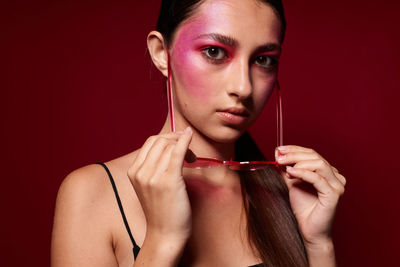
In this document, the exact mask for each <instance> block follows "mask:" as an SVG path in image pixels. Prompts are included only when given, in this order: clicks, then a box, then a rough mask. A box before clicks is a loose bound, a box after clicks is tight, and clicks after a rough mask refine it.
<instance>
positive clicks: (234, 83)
mask: <svg viewBox="0 0 400 267" xmlns="http://www.w3.org/2000/svg"><path fill="white" fill-rule="evenodd" d="M249 68H250V67H249V64H248V62H247V60H245V59H241V60H238V61H237V62H235V63H234V64H233V65H232V68H231V73H230V75H229V84H228V94H229V95H230V96H232V97H236V98H239V99H240V100H244V99H247V98H248V97H249V96H250V95H251V94H252V91H253V88H252V82H251V76H250V69H249Z"/></svg>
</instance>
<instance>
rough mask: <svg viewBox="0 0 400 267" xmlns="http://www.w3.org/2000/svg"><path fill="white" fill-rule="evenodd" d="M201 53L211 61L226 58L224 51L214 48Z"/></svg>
mask: <svg viewBox="0 0 400 267" xmlns="http://www.w3.org/2000/svg"><path fill="white" fill-rule="evenodd" d="M202 53H203V54H204V55H205V56H206V57H207V58H209V59H211V60H223V59H225V58H226V52H225V50H224V49H222V48H220V47H216V46H210V47H207V48H205V49H203V50H202Z"/></svg>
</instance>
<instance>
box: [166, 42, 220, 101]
mask: <svg viewBox="0 0 400 267" xmlns="http://www.w3.org/2000/svg"><path fill="white" fill-rule="evenodd" d="M199 53H200V52H197V51H194V50H189V49H184V48H181V47H177V49H176V51H175V54H174V56H173V58H174V61H173V62H171V63H172V69H173V74H174V79H175V82H176V86H177V88H175V89H176V90H177V91H179V93H181V94H183V95H186V96H187V97H188V98H189V99H191V100H196V101H198V102H200V103H210V102H211V100H212V99H213V97H214V96H215V92H216V90H215V89H214V86H213V84H214V83H213V79H212V77H211V76H212V75H211V73H210V70H209V69H207V68H206V66H205V64H204V59H202V56H201V55H199Z"/></svg>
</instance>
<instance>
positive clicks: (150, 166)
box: [128, 128, 192, 242]
mask: <svg viewBox="0 0 400 267" xmlns="http://www.w3.org/2000/svg"><path fill="white" fill-rule="evenodd" d="M191 139H192V131H191V129H190V128H187V129H186V130H185V131H184V132H176V133H167V134H161V135H155V136H151V137H149V138H148V139H147V140H146V142H145V143H144V145H143V146H142V147H141V149H140V150H139V152H138V155H137V157H136V159H135V161H134V162H133V164H132V166H131V167H130V168H129V170H128V176H129V178H130V180H131V183H132V185H133V187H134V189H135V191H136V194H137V196H138V198H139V201H140V204H141V205H142V208H143V211H144V214H145V216H146V222H147V229H146V238H147V237H148V236H149V235H151V236H156V237H157V238H163V239H169V240H171V239H174V240H182V241H185V242H186V240H187V239H188V238H189V236H190V234H191V230H192V215H191V214H192V213H191V207H190V202H189V197H188V194H187V191H186V185H185V182H184V180H183V176H182V167H183V161H184V158H185V155H186V152H187V150H188V147H189V143H190V141H191Z"/></svg>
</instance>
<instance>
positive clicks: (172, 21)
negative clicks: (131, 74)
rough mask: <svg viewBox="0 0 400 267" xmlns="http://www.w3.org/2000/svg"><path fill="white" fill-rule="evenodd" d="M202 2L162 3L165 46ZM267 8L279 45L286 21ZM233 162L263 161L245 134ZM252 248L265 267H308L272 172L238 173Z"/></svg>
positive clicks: (270, 0)
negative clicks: (278, 29) (274, 18)
mask: <svg viewBox="0 0 400 267" xmlns="http://www.w3.org/2000/svg"><path fill="white" fill-rule="evenodd" d="M203 1H204V0H162V1H161V8H160V14H159V18H158V21H157V31H159V32H160V33H161V34H162V35H163V38H164V41H165V42H166V45H167V46H169V45H170V44H171V42H172V40H173V37H174V33H175V31H176V29H177V27H178V26H179V25H180V23H182V22H183V21H184V20H186V19H187V18H189V17H190V16H191V15H192V14H193V12H194V11H195V10H196V8H197V7H198V6H199V5H200V4H201V3H202V2H203ZM259 1H260V2H262V3H265V4H268V5H270V6H271V7H272V8H273V10H274V11H275V14H276V15H277V16H278V17H279V19H280V21H281V41H282V42H283V39H284V36H285V31H286V20H285V15H284V10H283V5H282V1H281V0H259ZM235 155H236V160H265V157H264V156H263V154H262V153H261V151H260V150H259V149H258V147H257V145H256V144H255V143H254V141H253V140H252V138H251V137H250V135H249V134H248V133H245V134H243V135H242V136H241V137H240V138H239V139H238V141H237V142H236V143H235ZM239 173H240V181H241V188H242V196H243V202H244V207H245V210H246V216H247V230H248V236H249V238H250V241H251V242H250V244H252V245H253V246H254V247H255V249H256V250H257V252H258V253H259V255H260V257H261V259H262V261H263V262H264V263H265V264H266V265H267V266H296V267H297V266H308V260H307V254H306V251H305V247H304V243H303V239H302V237H301V233H300V231H299V228H298V224H297V221H296V218H295V217H294V214H293V211H292V209H291V207H290V203H289V194H288V189H287V187H286V184H285V183H284V181H283V180H282V178H281V176H280V175H279V173H278V171H277V170H276V169H272V168H271V169H266V170H258V171H249V172H239Z"/></svg>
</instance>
